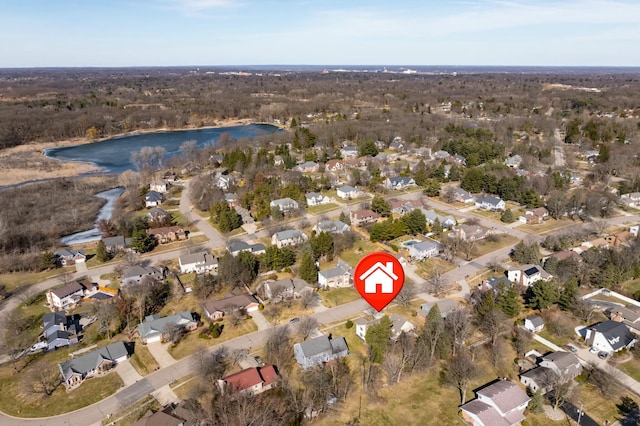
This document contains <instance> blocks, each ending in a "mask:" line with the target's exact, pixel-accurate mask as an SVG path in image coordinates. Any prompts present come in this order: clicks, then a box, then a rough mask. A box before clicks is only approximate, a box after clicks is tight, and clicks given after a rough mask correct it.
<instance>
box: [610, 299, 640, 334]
mask: <svg viewBox="0 0 640 426" xmlns="http://www.w3.org/2000/svg"><path fill="white" fill-rule="evenodd" d="M604 313H605V315H607V316H608V317H609V319H610V320H612V321H616V322H623V323H625V324H626V325H627V327H631V328H632V329H633V330H634V331H640V307H638V306H635V305H629V306H617V305H616V306H612V307H610V308H608V309H607V310H605V311H604Z"/></svg>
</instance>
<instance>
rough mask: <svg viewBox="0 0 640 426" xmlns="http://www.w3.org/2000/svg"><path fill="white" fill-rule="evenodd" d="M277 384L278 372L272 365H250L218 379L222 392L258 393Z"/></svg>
mask: <svg viewBox="0 0 640 426" xmlns="http://www.w3.org/2000/svg"><path fill="white" fill-rule="evenodd" d="M277 384H278V372H277V370H276V367H275V366H274V365H265V366H264V367H251V368H247V369H245V370H242V371H239V372H237V373H234V374H231V375H229V376H226V377H223V378H222V379H219V380H218V386H219V387H220V390H221V391H222V392H225V391H226V390H229V391H231V392H238V393H242V394H247V395H258V394H260V393H262V392H264V391H268V390H269V389H271V388H274V387H275V386H276V385H277Z"/></svg>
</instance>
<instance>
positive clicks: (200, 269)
mask: <svg viewBox="0 0 640 426" xmlns="http://www.w3.org/2000/svg"><path fill="white" fill-rule="evenodd" d="M178 263H179V264H180V272H181V273H183V274H187V273H189V272H195V273H197V274H204V273H205V272H211V271H216V270H218V260H217V259H216V257H215V256H214V255H212V254H210V253H207V252H200V253H191V254H183V255H182V256H180V257H179V258H178Z"/></svg>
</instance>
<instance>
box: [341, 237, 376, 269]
mask: <svg viewBox="0 0 640 426" xmlns="http://www.w3.org/2000/svg"><path fill="white" fill-rule="evenodd" d="M381 249H382V246H381V245H378V244H376V243H372V242H371V241H367V240H358V241H356V243H355V244H354V245H353V248H352V249H351V250H347V251H345V252H343V253H342V254H341V255H340V258H341V259H342V260H344V261H345V262H347V263H348V264H349V265H350V266H352V267H355V266H356V264H357V263H358V262H360V259H362V258H363V257H364V256H365V255H366V254H368V253H371V252H374V251H380V250H381Z"/></svg>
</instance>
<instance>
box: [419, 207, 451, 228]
mask: <svg viewBox="0 0 640 426" xmlns="http://www.w3.org/2000/svg"><path fill="white" fill-rule="evenodd" d="M420 211H422V214H424V218H425V220H426V221H427V223H428V224H429V225H433V224H434V223H436V221H437V222H439V223H440V226H442V227H443V228H452V227H453V226H455V224H456V223H457V222H456V220H455V218H454V217H453V216H451V215H448V216H442V215H440V214H438V213H436V211H435V210H426V209H423V208H420Z"/></svg>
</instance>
